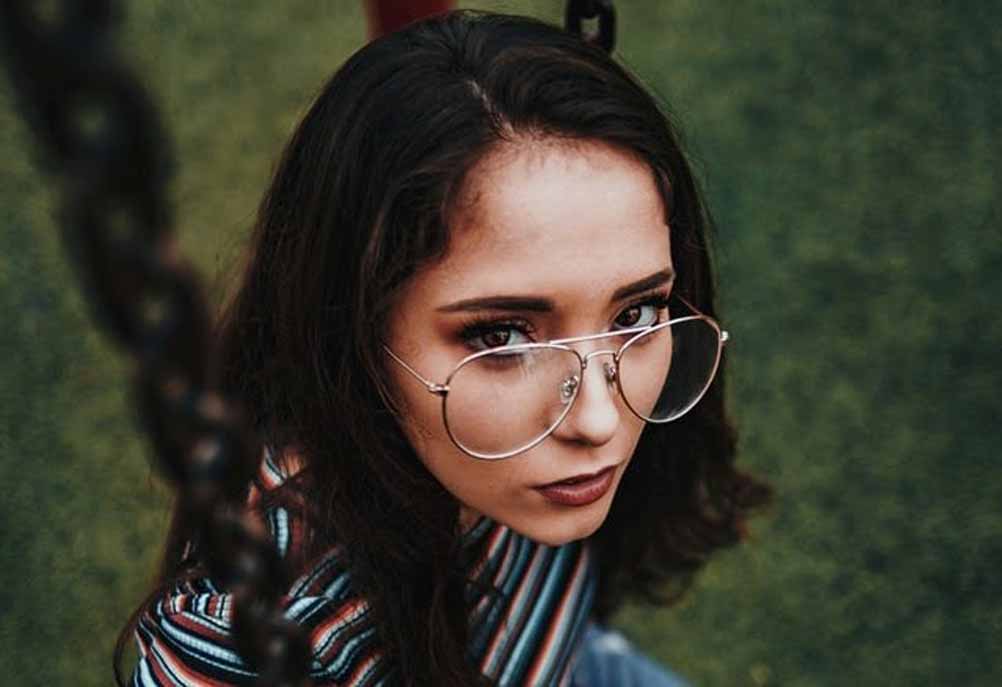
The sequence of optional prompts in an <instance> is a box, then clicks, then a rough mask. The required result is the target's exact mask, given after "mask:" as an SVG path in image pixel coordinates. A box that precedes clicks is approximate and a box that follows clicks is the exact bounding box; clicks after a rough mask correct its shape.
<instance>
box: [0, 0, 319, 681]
mask: <svg viewBox="0 0 1002 687" xmlns="http://www.w3.org/2000/svg"><path fill="white" fill-rule="evenodd" d="M40 8H41V9H45V10H46V11H48V14H42V13H40V11H39V10H40ZM119 10H120V8H119V6H118V3H117V2H115V1H114V0H62V1H61V2H56V3H55V4H53V3H48V4H46V5H42V3H38V2H34V1H33V0H0V20H2V21H0V26H2V28H0V31H2V32H3V39H4V43H5V47H6V50H7V63H8V67H9V73H10V76H11V80H12V83H13V85H14V90H15V92H16V93H17V94H18V96H19V101H20V104H21V106H22V108H23V110H24V114H25V120H26V122H27V123H28V125H29V127H31V129H32V130H33V132H34V134H35V137H36V139H37V140H38V142H39V143H40V144H41V146H42V148H43V152H44V154H45V159H44V160H43V162H45V163H47V166H48V168H49V171H51V172H52V174H53V175H54V176H56V177H57V179H58V181H59V189H60V191H61V194H60V195H61V196H62V212H61V224H62V236H63V241H64V243H65V245H66V246H67V250H68V252H69V254H70V257H71V260H72V262H73V264H74V267H75V268H76V270H77V272H78V276H79V279H80V281H81V282H82V284H83V288H84V291H85V293H86V295H87V296H88V301H89V302H90V304H91V307H92V310H93V312H94V316H95V318H96V320H97V321H98V324H99V325H100V326H101V327H103V329H104V330H105V331H106V332H107V334H108V335H109V336H110V337H111V338H112V339H113V340H114V341H115V342H116V343H118V344H119V345H120V346H121V347H122V348H124V349H125V351H126V352H127V353H128V354H129V355H130V356H131V357H132V358H133V360H134V361H135V363H136V372H135V378H134V384H135V389H134V391H135V396H136V399H137V400H138V403H139V409H140V416H141V419H142V423H143V425H144V427H145V429H146V431H147V432H148V434H149V436H150V441H151V444H152V447H153V452H154V455H155V456H156V459H157V463H158V465H159V467H160V469H161V471H162V472H163V473H164V474H165V475H166V476H167V478H168V479H169V480H170V481H171V482H173V483H174V485H175V487H176V488H177V489H178V492H179V498H180V500H181V503H182V504H183V505H184V507H185V508H186V509H187V512H188V517H189V518H191V521H193V522H195V523H196V531H197V532H199V533H200V536H199V542H198V546H199V552H200V553H201V554H202V555H203V556H204V562H205V564H206V567H207V570H208V572H209V574H210V575H211V577H212V578H213V579H214V580H216V581H218V582H220V583H221V584H222V585H223V587H224V588H226V589H227V590H228V591H230V592H231V593H232V594H233V598H234V621H233V634H234V640H235V643H236V646H237V649H238V651H239V652H240V653H241V655H242V656H243V657H244V659H245V660H246V662H247V663H248V665H250V666H251V667H252V668H253V669H254V670H256V671H257V672H258V674H259V678H258V680H257V683H256V684H258V685H262V686H263V685H267V686H268V687H293V686H301V685H306V684H309V680H308V678H307V672H306V671H307V668H308V665H309V645H308V641H307V639H306V637H305V634H304V633H303V631H302V628H300V627H298V626H295V625H294V624H292V623H290V622H289V621H287V620H286V619H285V617H284V615H283V613H282V611H281V607H280V598H281V594H282V593H283V592H284V590H285V589H286V588H287V580H286V575H285V570H284V567H283V563H282V561H281V559H280V558H279V557H278V554H277V552H276V550H275V548H274V545H273V544H272V542H271V541H270V538H269V536H268V533H267V530H266V529H265V528H264V526H263V524H262V523H261V521H260V518H259V517H256V516H253V515H252V514H251V513H249V512H247V511H246V507H245V501H246V497H247V485H248V484H249V482H250V481H251V479H252V478H253V475H254V474H255V472H256V470H257V466H258V461H259V460H260V456H261V447H260V444H259V442H258V440H257V438H256V437H255V435H254V433H253V432H252V431H251V430H250V429H249V428H248V427H247V426H246V425H245V424H244V422H243V421H242V418H241V416H240V414H239V413H238V412H237V411H236V410H235V407H234V406H233V404H232V403H230V402H229V401H226V400H225V399H223V398H222V397H221V396H220V395H219V394H218V393H217V392H215V391H213V390H212V389H213V388H214V384H215V382H214V380H213V376H214V375H213V364H212V357H211V354H210V351H211V348H212V334H211V323H210V315H209V310H208V308H207V306H206V304H205V302H204V300H203V298H202V295H201V289H200V285H199V282H198V280H197V278H196V275H195V272H194V271H193V270H192V268H191V267H190V266H189V265H188V264H187V263H185V262H184V261H183V260H182V259H181V258H180V256H179V254H178V250H177V246H176V242H175V240H174V237H173V235H172V230H171V225H172V219H171V217H170V211H169V202H168V200H167V196H166V188H167V182H168V179H169V175H170V166H171V165H170V160H169V153H168V143H167V136H166V132H165V131H164V130H163V127H162V125H161V122H160V119H159V117H158V116H157V112H156V110H155V108H154V106H153V103H152V102H151V100H150V98H149V96H148V95H147V93H146V90H145V89H144V87H143V86H142V85H141V84H140V82H139V81H138V80H137V79H136V77H135V76H134V75H133V73H132V72H131V71H130V70H129V69H128V67H127V65H125V64H124V62H122V61H121V59H120V58H119V57H118V55H117V54H116V52H115V51H114V46H113V45H112V43H111V40H110V37H109V34H110V33H111V31H110V29H111V28H112V26H113V24H114V23H115V21H116V20H117V19H118V18H119V17H120V11H119Z"/></svg>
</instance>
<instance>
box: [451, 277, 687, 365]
mask: <svg viewBox="0 0 1002 687" xmlns="http://www.w3.org/2000/svg"><path fill="white" fill-rule="evenodd" d="M669 299H670V294H669V293H668V291H659V292H655V293H650V294H647V295H645V296H642V297H640V298H638V299H637V300H636V301H634V302H632V303H630V304H629V305H626V306H625V307H623V308H622V309H620V311H619V312H618V313H616V316H615V318H613V321H612V323H611V325H610V331H615V329H616V328H617V327H618V328H620V329H628V328H635V327H647V326H654V325H656V324H660V323H661V322H665V321H666V320H667V319H668V304H669ZM645 308H650V309H651V311H652V312H649V313H648V317H646V318H644V317H640V318H639V319H634V318H632V317H629V318H627V319H628V320H629V321H623V320H622V319H621V318H623V316H624V315H626V314H627V313H630V314H633V313H634V312H637V313H638V314H640V315H642V314H643V312H644V309H645ZM536 334H537V330H536V327H535V326H534V325H533V323H532V322H531V321H530V320H528V319H525V318H522V317H511V316H490V315H486V316H485V315H478V316H475V317H472V318H470V319H468V320H466V321H464V322H462V323H461V324H460V325H459V332H458V335H457V338H458V339H459V341H460V342H462V343H463V344H464V345H465V346H466V347H467V348H469V349H470V350H472V351H474V352H477V351H482V350H486V349H489V348H501V347H504V346H515V345H518V344H525V343H533V342H535V341H536V340H537V338H536Z"/></svg>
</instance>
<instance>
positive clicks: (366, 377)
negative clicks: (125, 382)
mask: <svg viewBox="0 0 1002 687" xmlns="http://www.w3.org/2000/svg"><path fill="white" fill-rule="evenodd" d="M525 137H531V138H534V139H539V138H555V139H566V140H594V141H601V142H604V143H606V144H609V145H612V146H615V147H617V148H619V149H620V150H623V151H626V152H628V153H630V154H632V155H633V156H635V157H637V158H639V159H641V160H643V161H645V162H646V163H647V164H648V165H649V166H650V168H651V172H652V174H653V175H654V178H655V180H656V182H657V184H658V187H659V190H660V192H661V194H662V196H663V199H664V204H665V207H666V208H667V212H668V217H667V218H666V219H667V222H668V225H669V227H670V232H671V246H672V258H673V263H674V265H675V268H676V270H677V273H678V276H677V285H676V289H677V290H678V291H679V293H681V294H683V295H684V296H685V297H686V298H687V299H688V300H689V301H690V302H692V303H693V304H694V305H695V306H696V307H697V308H699V309H700V310H701V311H703V312H704V313H706V314H708V315H711V316H712V315H714V282H713V276H712V271H711V263H710V256H709V252H708V246H707V240H708V236H707V234H708V231H709V219H708V215H707V212H706V209H705V207H704V206H703V203H702V201H701V197H700V192H699V190H698V189H697V185H696V183H695V181H694V179H693V175H692V173H691V171H690V168H689V165H688V163H687V161H686V158H685V157H684V155H683V153H682V150H681V148H680V145H679V142H678V137H677V135H676V133H675V131H674V129H673V127H672V126H671V124H670V123H669V121H668V119H667V117H666V116H665V114H664V113H663V112H662V111H661V110H660V109H659V107H658V105H657V103H656V102H655V100H654V99H653V98H652V97H651V96H650V95H649V94H648V93H647V92H646V91H645V89H644V88H643V87H641V86H640V85H639V84H638V83H637V81H636V80H635V79H633V78H632V77H631V76H630V75H629V74H628V73H627V72H626V71H625V70H624V69H623V68H621V67H620V66H619V65H617V64H616V63H615V62H614V61H613V60H612V59H610V58H609V57H608V56H607V55H606V54H605V53H603V52H602V51H601V50H600V49H597V48H594V47H591V46H589V45H587V44H585V43H584V42H582V41H581V40H580V39H579V38H577V37H575V36H573V35H570V34H568V33H565V32H564V31H562V30H560V29H558V28H555V27H552V26H549V25H546V24H543V23H541V22H537V21H534V20H531V19H526V18H520V17H511V16H501V15H489V14H479V13H471V12H454V13H450V14H448V15H444V16H441V17H438V18H434V19H430V20H427V21H424V22H420V23H417V24H413V25H411V26H410V27H408V28H406V29H404V30H402V31H400V32H397V33H394V34H391V35H389V36H386V37H384V38H381V39H379V40H376V41H374V42H373V43H370V44H369V45H367V46H365V47H364V48H362V49H361V50H359V51H358V52H357V53H356V54H355V55H354V56H353V57H351V58H350V59H349V60H348V61H347V62H346V63H345V64H344V65H343V66H342V67H341V68H340V69H339V70H338V71H337V72H336V73H335V74H334V76H333V77H332V78H331V80H330V81H329V82H328V83H327V84H326V85H325V87H324V88H323V90H322V92H321V93H320V95H319V97H318V98H317V100H316V102H315V103H314V104H313V106H312V107H311V109H310V110H309V112H308V113H307V114H306V116H305V117H304V119H303V121H302V122H301V124H300V125H299V127H298V128H297V130H296V131H295V133H294V135H293V136H292V139H291V141H290V142H289V143H288V145H287V147H286V149H285V151H284V154H283V156H282V159H281V161H280V163H279V165H278V167H277V170H276V172H275V176H274V180H273V181H272V184H271V187H270V188H269V189H268V191H267V193H266V194H265V196H264V199H263V201H262V204H261V207H260V211H259V215H258V220H257V225H256V227H255V230H254V236H253V240H252V246H251V249H252V250H251V255H250V259H249V262H248V264H247V267H246V271H245V273H244V274H243V277H242V281H241V283H240V285H239V288H238V289H237V291H236V293H235V296H234V298H233V299H232V302H231V303H230V305H229V307H228V309H227V311H226V312H225V316H224V318H223V319H222V322H221V325H222V326H221V332H220V345H221V356H222V357H221V360H222V365H223V368H222V369H223V374H224V387H225V390H226V391H227V392H229V393H230V394H233V395H235V396H237V397H239V398H240V399H241V400H242V402H243V403H244V404H245V406H246V408H247V409H248V410H249V413H250V416H251V418H252V420H253V422H254V423H255V426H256V427H257V429H258V430H259V432H260V433H261V435H262V438H263V439H264V440H265V441H266V442H267V443H268V444H269V445H270V446H272V447H274V448H276V449H278V450H279V451H282V450H292V451H294V452H295V453H296V454H297V455H298V456H299V457H300V458H301V460H302V461H303V463H304V465H305V467H304V469H303V471H302V473H300V476H299V477H298V478H297V479H296V480H294V481H292V482H291V483H290V484H289V486H288V488H287V489H284V490H282V491H280V493H278V494H277V495H275V498H277V499H279V500H281V499H285V501H284V502H285V505H287V506H288V507H290V508H293V509H294V511H295V513H296V514H297V515H298V516H299V517H302V518H304V519H305V520H306V521H307V523H308V528H309V531H310V532H311V533H312V536H311V538H310V540H309V546H308V550H306V551H304V552H303V558H302V560H301V561H300V564H301V565H306V564H307V563H308V561H309V559H310V558H312V557H314V556H316V555H318V554H320V553H322V552H323V551H324V550H326V549H328V548H329V547H330V546H331V545H332V544H333V543H334V542H335V541H336V542H337V543H339V544H341V545H343V547H344V549H345V551H347V552H348V554H349V566H350V568H351V570H352V573H353V580H354V581H355V584H356V585H357V587H358V591H359V592H360V593H361V594H363V595H364V596H365V597H366V599H367V600H368V602H369V603H370V604H371V608H372V613H371V614H370V617H371V619H372V622H374V623H375V625H376V628H377V630H378V632H379V634H380V636H381V640H382V642H383V645H384V646H385V648H386V650H387V654H388V655H389V656H391V657H392V660H394V661H396V662H397V665H398V667H399V669H400V674H401V675H403V676H406V679H407V680H408V684H414V685H429V684H435V685H456V686H458V685H469V684H473V683H474V682H476V681H477V679H478V678H477V676H476V675H475V669H474V667H473V666H470V665H468V664H467V662H466V659H465V655H466V654H465V647H466V634H467V627H466V618H467V609H466V608H465V606H464V600H463V585H464V584H465V575H464V567H463V566H464V561H463V560H461V556H462V555H463V554H462V551H461V548H460V547H459V529H458V512H459V511H458V504H457V502H456V500H455V498H453V497H452V496H451V495H450V494H449V493H448V492H446V491H445V489H444V488H443V487H442V486H441V485H440V484H439V483H438V482H437V481H436V480H435V478H434V477H433V476H432V475H431V474H430V473H429V472H428V471H427V470H426V469H425V467H424V465H423V464H422V462H421V460H419V459H418V457H417V456H416V455H415V453H414V451H413V449H412V448H411V446H410V445H409V444H408V442H407V441H406V440H405V439H404V437H403V435H402V433H401V430H400V428H399V426H398V424H397V421H396V420H395V417H394V413H393V412H392V411H391V409H390V408H389V406H388V404H387V402H386V401H385V398H386V393H385V391H386V389H387V386H388V385H387V381H386V380H387V379H388V376H387V370H386V369H385V365H386V364H387V363H386V360H385V357H384V356H383V355H382V354H381V347H380V345H379V342H380V341H381V339H382V337H383V333H384V327H385V323H386V321H387V317H388V315H389V313H390V312H391V311H392V310H393V307H394V303H395V302H396V299H397V296H398V294H399V293H400V291H401V289H403V288H405V287H406V285H407V283H408V280H409V279H410V277H411V276H412V275H413V274H414V272H415V270H416V269H417V268H418V266H420V265H422V264H427V263H428V262H429V261H434V260H436V259H437V258H438V257H440V256H441V255H442V254H443V253H444V251H445V248H446V246H447V244H448V240H449V222H448V219H449V211H450V207H451V203H452V202H453V200H454V199H455V198H456V196H457V193H458V192H459V190H460V188H461V186H462V184H463V181H464V177H465V175H466V173H467V172H468V170H470V169H471V167H472V166H473V165H474V164H475V163H476V162H477V161H478V160H481V159H482V158H483V157H484V156H485V155H486V154H487V153H488V152H489V151H491V150H492V149H493V148H494V147H496V146H499V145H506V144H511V143H517V141H518V140H519V139H521V138H525ZM724 386H725V385H724V374H723V368H721V370H720V373H719V374H718V376H717V378H716V381H715V382H714V384H713V386H712V388H711V389H710V391H709V392H708V394H707V395H706V396H705V397H704V398H703V400H702V401H701V402H700V403H699V405H698V406H697V407H696V408H695V409H694V410H692V411H691V412H690V413H688V414H687V415H686V416H684V417H683V418H682V419H680V420H678V421H676V422H672V423H669V424H667V425H649V426H647V428H646V429H645V430H644V433H643V436H642V438H641V440H640V443H639V446H638V448H637V452H636V454H635V456H634V458H633V460H632V462H631V464H630V467H629V469H628V470H627V471H626V474H625V476H624V478H623V481H622V483H621V486H620V488H619V492H618V493H617V495H616V497H615V500H614V503H613V505H612V509H611V512H610V514H609V517H608V519H607V520H606V522H605V523H604V524H603V526H602V527H601V529H600V530H599V531H598V532H597V533H596V535H595V536H594V542H595V544H596V549H597V551H598V555H599V560H600V569H601V581H600V588H599V595H598V601H597V607H596V613H597V614H598V616H599V617H606V616H608V614H609V613H611V612H612V611H613V610H614V609H615V608H616V607H617V606H618V605H619V604H620V603H621V602H622V601H623V600H624V599H625V598H626V597H628V596H639V597H643V598H647V599H650V600H654V601H667V600H669V599H670V598H672V597H673V596H674V595H675V594H677V593H678V592H679V591H680V590H681V589H683V588H684V586H685V582H686V580H687V579H688V578H689V577H690V576H691V574H692V573H693V572H694V571H696V570H697V569H698V568H699V567H700V566H701V565H702V564H703V563H704V562H705V561H706V560H707V558H708V556H709V555H710V554H711V553H712V552H713V551H714V550H715V549H718V548H720V547H722V546H726V545H729V544H732V543H734V542H736V541H737V540H738V539H739V538H740V537H741V534H742V532H743V527H744V522H745V518H746V516H747V515H748V513H749V512H750V510H751V509H752V508H754V507H756V506H759V505H762V504H763V503H765V502H766V501H767V499H768V495H769V493H768V490H767V488H766V487H764V486H763V485H761V484H760V483H758V482H757V481H755V480H753V479H752V478H750V477H748V476H745V475H743V474H741V473H740V472H738V471H736V470H735V469H734V467H733V461H734V454H735V435H734V431H733V430H732V427H731V425H730V423H729V422H728V420H727V417H726V414H725V408H724ZM293 492H294V493H295V498H292V497H291V496H289V497H287V495H288V494H291V493H293ZM175 525H176V526H175V527H174V528H173V529H172V532H171V534H170V537H169V541H168V545H167V552H168V553H167V556H166V558H165V563H164V570H163V582H165V583H166V582H168V581H170V580H171V579H172V578H174V577H175V576H176V575H177V574H178V572H179V571H178V569H177V552H178V551H179V550H180V547H181V546H182V545H183V543H184V542H185V541H186V540H187V539H188V538H189V537H190V536H191V535H192V533H191V532H188V531H186V528H185V527H184V523H183V517H182V514H175ZM415 533H420V534H419V535H418V536H415ZM123 636H124V633H123ZM418 638H422V639H418Z"/></svg>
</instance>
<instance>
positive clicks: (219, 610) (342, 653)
mask: <svg viewBox="0 0 1002 687" xmlns="http://www.w3.org/2000/svg"><path fill="white" fill-rule="evenodd" d="M281 605H282V609H283V612H284V614H285V616H286V617H287V618H288V619H290V620H291V621H293V622H295V623H297V624H299V625H300V626H302V627H303V628H304V630H305V631H306V633H307V635H308V637H309V642H310V650H311V654H312V656H311V658H312V662H311V666H310V678H311V679H312V680H313V681H314V683H317V684H327V685H332V684H333V685H354V684H357V683H359V682H361V681H363V680H364V678H366V676H368V675H369V673H370V672H372V671H374V670H375V669H376V668H377V666H378V664H379V662H380V660H381V658H382V654H381V652H380V650H379V647H378V645H377V643H376V641H375V639H376V638H375V629H374V627H373V626H372V623H371V622H369V618H368V615H369V608H368V605H367V604H366V603H365V601H364V600H363V599H361V598H359V597H358V596H357V595H355V594H354V593H353V592H352V589H351V581H350V578H349V576H348V573H347V571H345V570H344V569H343V568H342V567H341V565H340V564H339V561H338V556H337V555H336V552H332V554H331V555H328V556H326V557H324V559H322V560H321V561H320V562H319V563H318V564H317V565H316V566H314V567H313V568H312V569H311V570H310V571H309V572H308V573H307V574H305V575H303V576H302V577H300V578H299V579H298V580H296V582H295V583H294V584H293V585H292V587H291V588H290V590H289V592H288V593H287V594H286V595H285V596H283V597H282V600H281ZM232 614H233V600H232V596H231V595H230V594H228V593H226V592H224V591H222V590H220V589H218V588H216V586H215V585H213V583H212V581H211V580H208V579H205V578H198V579H194V580H187V581H184V582H181V583H178V584H176V585H174V586H173V587H172V588H170V589H169V590H167V591H165V593H164V594H162V595H161V596H160V597H159V598H158V599H156V600H155V601H154V602H153V603H152V604H150V605H149V606H148V607H147V610H146V612H145V613H144V614H143V615H142V617H141V618H140V619H139V623H138V625H137V627H136V639H137V641H138V644H139V653H140V660H139V664H138V665H137V667H136V670H135V673H134V676H133V682H132V684H133V685H190V684H197V685H214V684H245V683H246V684H250V683H252V682H253V681H254V680H255V678H256V675H255V673H254V672H253V671H252V670H251V669H250V668H249V667H248V666H247V665H246V664H245V663H244V661H243V660H242V659H241V658H240V656H239V654H238V653H237V651H236V648H235V645H234V641H233V636H232V631H231V630H232V625H231V623H232Z"/></svg>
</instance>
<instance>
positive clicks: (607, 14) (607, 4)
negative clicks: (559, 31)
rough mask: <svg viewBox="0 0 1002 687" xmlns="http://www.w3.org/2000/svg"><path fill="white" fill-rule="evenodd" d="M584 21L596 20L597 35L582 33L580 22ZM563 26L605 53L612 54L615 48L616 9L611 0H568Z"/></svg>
mask: <svg viewBox="0 0 1002 687" xmlns="http://www.w3.org/2000/svg"><path fill="white" fill-rule="evenodd" d="M585 19H598V32H597V33H594V34H588V35H586V34H585V33H584V28H583V26H582V21H583V20H585ZM564 26H565V27H566V28H567V30H568V31H570V32H571V33H575V34H577V35H579V36H581V37H582V38H584V39H585V40H586V41H587V42H589V43H591V44H592V45H597V46H598V47H600V48H602V49H603V50H605V51H606V52H612V49H613V48H614V47H615V46H616V8H615V7H613V5H612V0H568V2H567V9H566V11H565V12H564Z"/></svg>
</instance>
